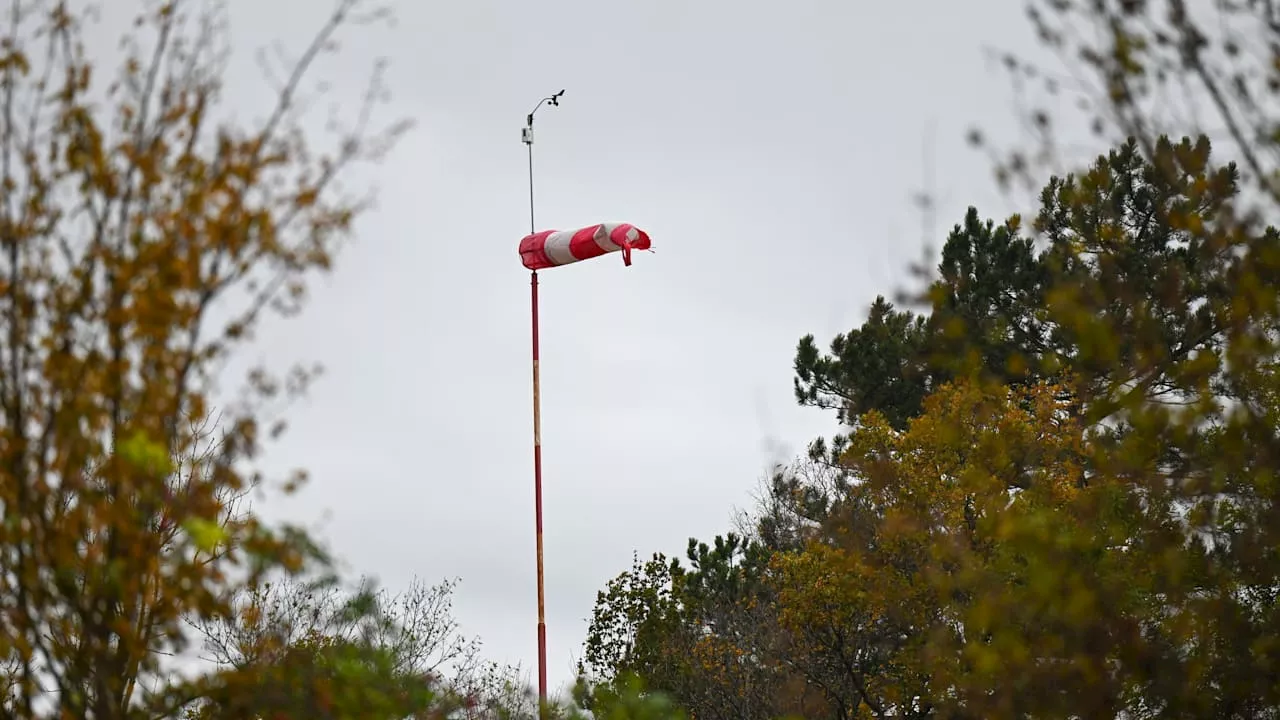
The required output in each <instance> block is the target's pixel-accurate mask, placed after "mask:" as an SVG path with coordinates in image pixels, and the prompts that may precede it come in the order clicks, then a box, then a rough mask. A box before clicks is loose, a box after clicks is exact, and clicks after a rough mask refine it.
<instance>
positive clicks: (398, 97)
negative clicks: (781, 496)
mask: <svg viewBox="0 0 1280 720" xmlns="http://www.w3.org/2000/svg"><path fill="white" fill-rule="evenodd" d="M230 5H231V13H232V22H233V26H232V32H233V33H234V40H235V44H236V48H237V50H238V51H239V54H238V55H237V58H236V60H235V63H234V65H233V67H232V71H231V74H230V75H229V80H230V83H231V90H230V92H231V94H230V96H229V98H228V101H229V103H231V104H232V105H234V106H236V107H240V106H243V107H245V108H249V107H252V106H253V105H252V104H253V103H255V102H259V103H260V102H261V101H263V100H264V99H266V88H265V86H264V84H263V82H262V80H261V78H260V77H259V76H258V74H257V73H256V71H255V70H254V66H253V62H252V49H253V48H254V47H257V46H261V45H264V44H266V43H267V42H269V41H270V40H271V39H273V38H280V39H282V40H284V41H285V42H286V43H287V44H288V45H289V46H290V47H294V48H297V47H298V46H299V45H300V43H302V42H304V40H305V38H306V36H308V35H309V34H310V33H312V32H313V31H314V29H315V28H316V27H317V26H318V24H319V22H320V21H321V19H322V15H323V13H324V12H325V11H326V10H327V7H328V4H327V3H321V2H316V0H271V1H270V2H264V1H261V0H260V1H259V2H249V1H248V0H234V1H233V2H231V3H230ZM1019 6H1020V3H1016V2H1013V0H984V1H982V2H965V3H960V2H954V1H949V2H944V1H942V0H933V1H931V2H920V1H915V0H897V1H896V2H877V3H858V2H848V1H847V0H843V1H841V0H828V1H825V2H818V1H815V0H795V1H794V2H788V3H781V2H767V3H766V2H759V1H758V0H736V1H729V0H697V1H696V2H689V1H688V0H681V1H675V0H644V1H643V2H639V1H637V2H629V3H622V2H614V1H602V0H545V1H543V2H537V3H529V2H517V1H516V0H458V1H456V2H427V1H426V0H413V1H412V2H411V1H409V0H404V1H403V2H400V3H399V7H398V8H397V11H398V15H399V23H398V25H397V26H396V27H394V28H391V29H378V28H371V29H367V30H360V29H356V30H354V31H353V32H349V33H348V34H347V35H346V46H347V52H346V53H345V54H344V56H343V60H342V62H340V63H334V62H328V63H326V64H325V65H324V66H322V67H321V68H319V71H320V72H321V73H323V74H324V75H325V76H327V77H329V78H331V79H333V80H334V81H335V88H336V89H335V92H339V93H343V94H341V95H339V96H338V97H344V98H348V101H349V102H351V103H354V102H356V100H357V98H358V93H359V91H360V90H361V87H362V81H363V79H364V74H365V72H366V71H367V69H368V67H369V62H370V61H371V59H372V58H373V57H375V56H377V55H386V56H388V57H389V58H390V59H391V61H392V66H391V72H390V83H391V87H392V89H393V91H394V92H395V98H394V102H393V103H392V105H391V106H390V107H388V108H386V109H385V114H384V117H385V118H387V119H391V118H392V117H393V116H409V117H412V118H413V119H415V120H416V121H417V123H418V125H417V128H416V130H415V131H414V132H413V133H411V134H410V135H409V136H408V137H407V138H406V139H405V140H404V141H403V142H402V143H401V144H400V145H399V147H398V150H397V152H396V153H395V154H394V155H393V156H392V157H390V158H389V159H388V161H387V162H386V163H385V164H384V165H382V166H381V167H380V168H379V169H378V172H377V175H376V177H377V180H378V184H379V186H380V188H381V193H380V202H379V206H378V208H377V209H376V210H375V211H374V212H372V213H371V214H370V215H368V216H367V217H366V218H365V219H364V221H363V223H362V224H361V226H360V237H359V240H358V241H357V243H356V244H354V245H353V246H351V247H350V248H349V249H347V250H346V251H345V252H344V254H343V256H342V257H341V258H340V262H339V264H338V266H337V270H336V272H335V273H334V275H333V276H332V277H331V278H328V279H326V280H324V281H323V282H321V283H319V284H318V285H317V286H316V288H315V292H314V302H313V303H312V305H311V306H310V308H309V309H308V311H307V312H306V314H305V315H304V316H303V317H302V318H300V319H297V320H294V321H291V322H289V323H287V324H282V325H277V324H273V325H272V326H271V329H270V331H269V332H266V333H263V336H262V341H261V344H260V349H259V352H260V354H261V356H262V357H271V358H273V360H275V361H276V362H284V361H287V360H290V359H300V360H309V359H316V360H320V361H322V362H323V363H324V364H325V366H326V368H327V371H328V372H327V375H326V376H325V377H324V378H323V379H322V380H321V382H320V383H319V384H318V385H317V386H316V388H315V389H314V391H313V393H312V394H311V396H310V399H309V400H307V401H306V402H304V403H302V404H300V405H299V406H297V407H296V408H295V409H294V412H293V413H292V415H291V417H292V419H293V425H292V430H291V432H290V434H289V435H288V436H287V438H286V439H285V440H284V441H282V442H281V443H280V444H279V445H277V446H275V448H274V449H273V451H272V454H271V455H270V458H269V461H270V464H271V466H272V467H292V466H297V465H301V466H305V467H306V468H308V469H309V470H310V471H311V473H312V477H313V481H312V483H311V484H310V485H309V486H308V487H307V489H306V490H305V491H304V493H303V494H302V495H301V496H299V497H297V498H294V499H289V500H286V501H272V502H270V503H269V504H268V505H267V506H266V509H267V510H269V511H270V512H271V513H272V514H273V515H279V514H284V515H287V516H289V517H292V518H299V519H304V520H306V521H307V523H308V524H309V525H311V526H312V527H315V528H318V529H319V530H320V531H321V532H322V533H323V535H324V537H326V538H327V539H328V540H329V541H330V542H331V543H332V546H333V548H334V549H335V550H336V551H337V552H338V554H339V556H340V557H341V558H342V559H343V560H344V561H345V562H346V563H347V565H348V567H349V568H350V570H351V571H352V572H364V573H369V574H372V575H374V576H376V577H377V578H378V579H379V580H380V581H382V582H383V583H384V584H386V585H387V586H389V587H391V588H392V589H395V588H397V587H400V586H403V584H404V583H405V582H406V581H407V580H409V579H410V578H411V577H413V576H415V575H416V576H419V577H422V578H424V579H427V580H429V581H435V580H438V579H440V578H443V577H451V576H458V577H461V579H462V584H461V586H460V588H459V591H458V594H457V597H456V602H457V607H456V611H457V617H458V619H459V620H460V622H461V623H462V627H463V630H464V631H465V632H467V633H470V634H474V635H478V636H480V637H481V638H482V639H483V640H484V642H485V647H486V654H487V655H488V656H489V657H490V658H492V659H495V660H499V661H506V662H515V661H521V662H523V663H524V665H525V667H526V669H527V670H530V671H532V670H533V669H534V659H535V633H534V622H535V612H534V611H535V605H534V577H533V560H534V552H533V519H532V510H533V496H532V478H531V457H530V444H531V437H530V433H531V427H530V426H531V420H530V389H529V374H530V371H529V327H528V325H529V307H528V306H529V298H528V294H529V279H528V273H527V272H526V271H525V270H524V269H523V268H522V267H521V266H520V263H519V259H518V257H517V254H516V245H517V243H518V241H519V239H520V238H521V236H522V235H524V234H525V232H526V229H527V223H528V217H527V206H526V202H527V196H526V192H527V190H526V184H525V183H526V175H525V172H526V170H525V155H524V147H523V146H522V145H521V144H520V139H519V137H520V127H521V124H522V122H523V117H524V115H525V113H526V112H527V111H528V110H529V109H530V108H531V107H532V105H533V104H534V103H536V102H537V100H538V99H539V98H540V97H542V96H544V95H546V94H548V93H550V92H553V91H556V90H559V89H561V88H565V89H566V90H567V92H566V94H565V97H564V101H563V104H562V106H561V107H559V108H552V109H550V110H548V111H546V112H544V113H541V114H540V115H539V121H538V126H537V127H538V136H537V145H536V147H535V162H536V174H537V183H538V193H537V197H538V218H539V226H540V227H542V228H568V227H574V226H579V225H585V224H590V223H595V222H600V221H605V220H619V221H626V222H631V223H634V224H636V225H638V226H640V227H642V228H644V229H646V230H647V231H649V232H650V234H651V235H652V237H653V239H654V246H655V250H656V252H655V253H654V254H648V253H640V254H638V255H637V256H636V259H635V263H634V265H633V267H631V268H628V269H624V268H623V267H622V263H621V259H620V258H619V257H618V256H616V255H612V256H608V257H605V258H602V259H599V260H595V261H592V262H589V263H582V264H579V265H575V266H570V267H567V268H560V269H554V270H551V271H547V272H545V273H543V274H542V301H543V306H542V312H543V336H542V340H543V380H544V393H545V395H544V403H543V412H544V445H545V476H546V490H545V502H546V531H547V535H546V561H547V602H548V623H549V641H550V642H549V645H550V653H549V655H550V677H551V684H552V686H553V687H555V686H558V685H560V684H562V683H565V682H567V681H569V680H570V679H571V674H572V661H573V659H574V658H575V657H577V656H578V654H579V652H580V647H581V643H582V640H583V637H584V634H585V629H586V619H587V618H588V616H589V615H590V611H591V607H592V603H593V601H594V598H595V593H596V591H597V590H598V589H600V588H601V587H602V586H603V585H604V583H605V582H606V581H607V580H608V579H609V578H610V577H612V576H614V575H616V574H617V573H619V572H621V571H622V570H624V569H625V568H627V567H628V565H629V563H630V559H631V554H632V552H633V551H637V550H638V551H639V552H640V553H641V555H642V556H647V555H648V554H650V553H652V552H654V551H665V552H668V553H673V554H681V553H682V552H683V548H684V545H685V543H686V541H687V539H688V538H689V537H690V536H697V537H699V538H703V539H709V538H711V537H712V536H713V535H714V534H716V533H718V532H723V531H725V530H726V529H728V527H729V520H730V514H731V512H732V510H733V509H734V508H735V507H743V506H747V505H749V503H750V502H751V493H752V492H753V491H754V490H755V489H756V488H757V486H758V483H759V481H760V478H761V476H762V475H763V473H764V472H765V470H766V469H767V468H768V467H769V466H770V465H771V464H772V463H774V462H778V461H785V460H788V459H790V457H791V456H792V455H793V454H794V453H796V452H799V451H801V450H802V449H803V447H804V445H805V444H806V443H807V442H808V441H809V440H811V439H812V438H813V437H815V436H817V435H819V434H829V433H831V432H832V431H834V430H835V429H836V428H835V427H834V418H833V417H831V416H829V415H825V414H823V413H821V412H818V411H814V410H805V409H801V408H797V407H796V406H795V403H794V400H793V399H792V390H791V371H790V364H791V357H792V352H793V349H794V347H795V343H796V341H797V339H798V338H799V337H800V336H801V335H802V334H804V333H806V332H814V333H816V334H817V335H818V336H819V338H820V339H821V340H822V341H823V342H824V343H825V342H826V340H827V339H828V338H829V337H830V336H831V335H832V334H834V333H836V332H838V331H842V330H847V329H848V328H850V327H851V326H853V325H855V324H857V323H859V322H861V320H862V317H863V312H864V310H865V306H866V305H867V304H868V303H869V302H870V300H871V299H872V298H873V297H874V295H875V294H876V293H885V294H888V295H891V294H892V293H893V292H894V291H895V290H896V289H898V288H899V287H900V285H901V283H902V282H904V281H905V280H906V273H905V268H906V265H907V264H908V263H909V262H911V261H913V260H916V259H917V258H918V257H919V252H920V237H921V229H920V218H919V214H918V213H917V212H916V211H915V210H914V209H913V208H912V206H911V205H910V202H909V197H910V194H911V193H912V192H913V191H914V190H916V189H918V188H919V187H920V185H921V182H922V169H921V148H922V143H923V140H924V137H925V133H926V129H927V128H928V127H929V121H930V119H931V118H933V119H936V127H937V151H936V167H937V172H936V183H937V188H938V191H939V193H940V195H941V199H942V201H943V202H942V205H941V208H940V211H939V213H938V226H939V228H944V227H949V226H950V225H951V224H952V223H954V222H956V221H957V220H959V219H960V218H961V216H962V212H963V209H964V207H965V206H966V205H968V204H971V203H973V204H978V205H979V207H980V209H982V210H983V212H985V213H988V214H999V213H1000V212H1001V211H1002V208H1003V207H1004V203H1002V201H1001V200H1000V198H999V195H998V194H997V193H996V192H995V190H994V189H993V187H992V183H991V181H990V168H989V166H988V164H987V162H986V161H985V160H984V159H983V157H982V156H980V155H979V154H977V153H975V152H973V151H971V150H969V149H968V148H967V147H966V145H965V143H964V141H963V136H964V131H965V129H966V127H967V126H968V125H969V124H970V123H972V122H975V121H976V122H979V123H981V124H983V125H984V126H985V127H987V128H988V129H990V130H993V131H994V132H996V133H1009V132H1012V128H1014V127H1015V126H1014V124H1013V122H1012V120H1011V105H1010V101H1009V97H1010V94H1009V91H1008V86H1007V83H1006V80H1005V79H1004V77H1003V76H1002V75H1001V74H1000V73H998V72H995V71H994V70H993V68H992V67H991V66H990V65H989V63H988V61H987V60H986V58H985V57H984V55H983V53H982V51H981V46H982V45H983V44H998V45H1001V46H1004V47H1013V48H1020V49H1025V48H1027V47H1028V46H1029V45H1030V37H1031V35H1030V31H1029V30H1028V29H1027V28H1026V26H1025V25H1024V23H1023V22H1022V16H1021V13H1020V10H1019V9H1018V8H1019ZM935 240H940V236H938V237H935ZM326 513H327V515H326Z"/></svg>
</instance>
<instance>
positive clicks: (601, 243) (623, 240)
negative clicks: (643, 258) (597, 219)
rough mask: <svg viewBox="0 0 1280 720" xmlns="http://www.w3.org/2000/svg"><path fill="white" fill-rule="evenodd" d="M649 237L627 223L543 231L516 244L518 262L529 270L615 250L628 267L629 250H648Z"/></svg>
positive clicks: (585, 258)
mask: <svg viewBox="0 0 1280 720" xmlns="http://www.w3.org/2000/svg"><path fill="white" fill-rule="evenodd" d="M648 249H649V235H648V233H646V232H645V231H643V230H641V229H640V228H638V227H636V226H635V225H628V224H627V223H600V224H599V225H592V226H591V227H585V228H582V229H581V230H543V231H542V232H539V233H534V234H532V235H527V236H525V238H524V239H523V240H521V241H520V261H521V262H523V263H524V266H525V267H527V268H529V269H530V270H543V269H546V268H552V267H557V266H560V265H568V264H569V263H575V262H578V261H579V260H590V259H591V258H593V257H599V256H601V255H604V254H605V253H611V252H614V251H615V250H621V251H622V264H623V265H630V264H631V251H632V250H648Z"/></svg>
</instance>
